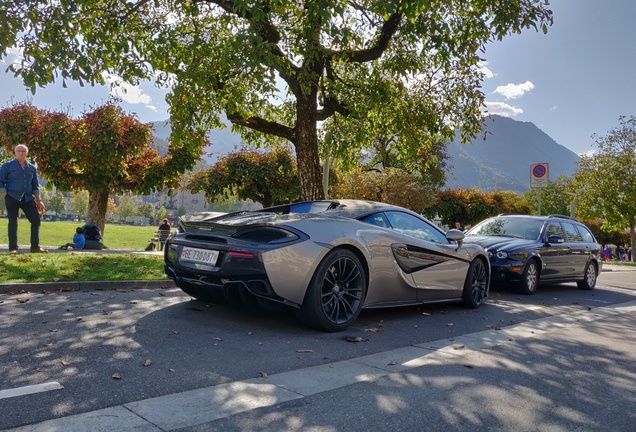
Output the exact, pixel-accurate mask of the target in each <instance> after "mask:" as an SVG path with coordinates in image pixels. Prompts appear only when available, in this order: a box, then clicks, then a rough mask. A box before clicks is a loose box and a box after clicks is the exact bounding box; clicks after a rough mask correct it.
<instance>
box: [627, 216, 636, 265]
mask: <svg viewBox="0 0 636 432" xmlns="http://www.w3.org/2000/svg"><path fill="white" fill-rule="evenodd" d="M629 243H630V245H629V247H630V248H631V249H632V262H636V257H634V246H636V233H634V215H631V216H630V218H629Z"/></svg>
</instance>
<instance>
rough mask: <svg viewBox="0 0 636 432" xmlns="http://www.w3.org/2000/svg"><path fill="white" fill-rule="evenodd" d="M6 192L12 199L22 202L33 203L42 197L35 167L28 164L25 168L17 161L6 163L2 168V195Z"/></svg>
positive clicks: (0, 170)
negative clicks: (35, 197) (38, 197)
mask: <svg viewBox="0 0 636 432" xmlns="http://www.w3.org/2000/svg"><path fill="white" fill-rule="evenodd" d="M2 192H6V193H7V194H8V195H9V196H10V197H12V198H14V199H16V200H18V201H22V197H24V199H25V201H27V202H29V201H33V199H34V198H33V197H34V196H39V195H40V189H39V186H38V174H37V171H36V169H35V165H33V164H31V163H29V162H27V163H26V165H25V166H24V167H22V165H20V162H18V160H17V159H13V160H10V161H8V162H5V163H3V164H2V166H0V193H2Z"/></svg>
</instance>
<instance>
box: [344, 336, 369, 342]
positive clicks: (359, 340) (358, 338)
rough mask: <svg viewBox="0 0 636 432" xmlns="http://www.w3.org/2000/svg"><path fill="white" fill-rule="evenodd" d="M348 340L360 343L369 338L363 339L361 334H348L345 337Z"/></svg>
mask: <svg viewBox="0 0 636 432" xmlns="http://www.w3.org/2000/svg"><path fill="white" fill-rule="evenodd" d="M344 339H345V340H346V341H347V342H353V343H358V342H368V341H369V339H363V338H361V337H360V336H356V337H352V336H347V337H345V338H344Z"/></svg>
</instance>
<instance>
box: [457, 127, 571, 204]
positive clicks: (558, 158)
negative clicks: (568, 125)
mask: <svg viewBox="0 0 636 432" xmlns="http://www.w3.org/2000/svg"><path fill="white" fill-rule="evenodd" d="M447 151H448V155H449V157H450V159H449V161H448V165H449V169H448V170H447V172H446V175H447V181H446V186H447V187H449V188H458V187H462V188H466V189H468V188H471V187H475V188H479V189H481V190H483V191H484V192H489V191H493V190H496V189H499V190H513V191H516V192H525V191H527V190H529V189H530V178H531V171H530V166H531V165H533V164H539V163H540V164H547V166H548V176H549V180H551V181H554V180H556V179H557V178H558V177H560V176H562V175H565V176H570V175H572V174H573V173H574V171H576V168H577V164H578V161H579V156H578V155H577V154H576V153H574V152H573V151H571V150H570V149H568V148H567V147H564V146H562V145H560V144H558V143H557V142H556V141H554V140H553V139H552V138H550V137H549V136H548V135H547V134H546V133H545V132H543V131H542V130H541V129H539V128H538V127H537V126H535V125H534V124H533V123H529V122H520V121H517V120H513V119H511V118H508V117H502V116H497V115H493V116H490V117H488V118H486V121H485V123H484V128H483V133H482V134H479V136H478V137H477V138H475V139H473V140H472V141H471V142H469V143H467V144H461V143H460V142H459V139H458V138H456V139H455V140H454V141H453V142H451V143H450V144H449V146H448V148H447Z"/></svg>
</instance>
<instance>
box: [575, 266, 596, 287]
mask: <svg viewBox="0 0 636 432" xmlns="http://www.w3.org/2000/svg"><path fill="white" fill-rule="evenodd" d="M597 276H598V271H597V270H596V264H594V263H593V262H589V263H587V265H586V266H585V275H584V276H583V280H582V281H578V282H577V283H576V285H577V286H578V287H579V289H582V290H586V291H589V290H593V289H594V287H595V286H596V279H597Z"/></svg>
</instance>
